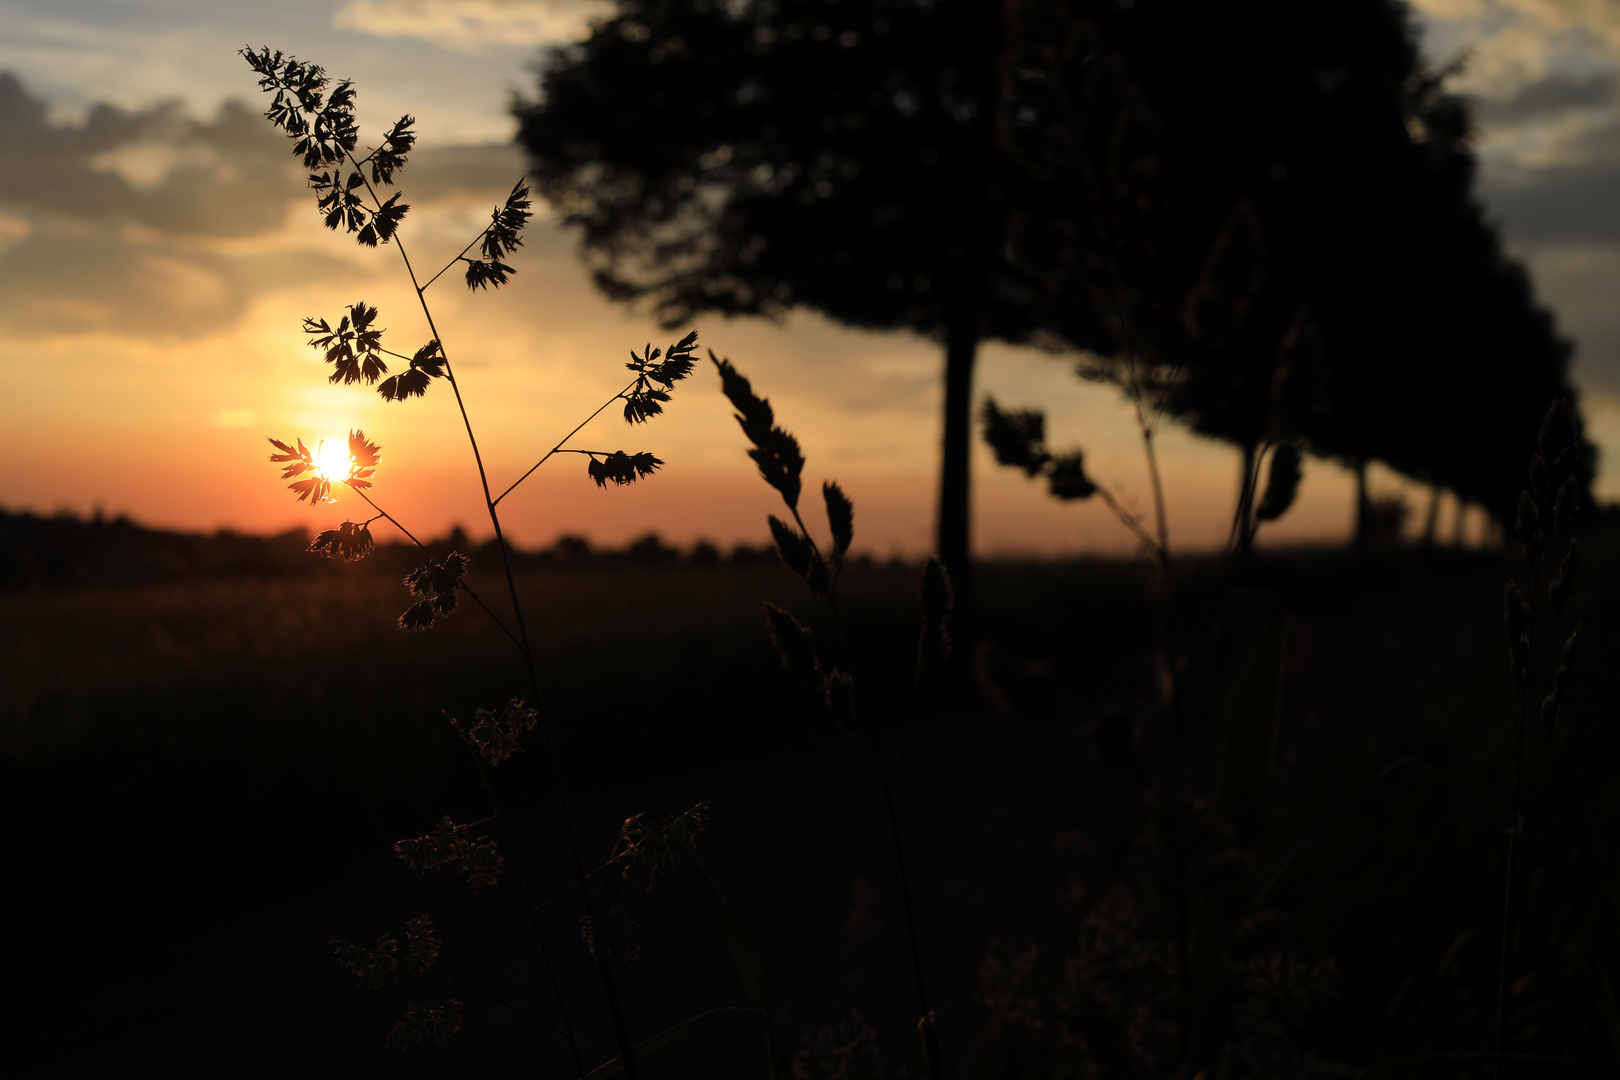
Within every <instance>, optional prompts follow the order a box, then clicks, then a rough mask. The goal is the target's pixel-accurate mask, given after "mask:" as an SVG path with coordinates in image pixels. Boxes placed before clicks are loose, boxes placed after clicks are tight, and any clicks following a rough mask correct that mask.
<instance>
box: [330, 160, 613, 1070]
mask: <svg viewBox="0 0 1620 1080" xmlns="http://www.w3.org/2000/svg"><path fill="white" fill-rule="evenodd" d="M349 160H350V161H351V162H353V161H354V155H352V154H350V155H349ZM356 170H357V171H359V166H358V164H356ZM360 178H361V181H362V182H363V183H364V184H365V186H366V190H367V192H369V193H370V195H371V198H372V201H373V203H374V204H376V205H377V206H378V207H381V205H382V200H381V199H379V198H378V197H377V192H376V190H375V189H374V188H373V187H372V186H371V181H370V180H367V179H366V178H365V174H364V172H361V173H360ZM393 243H394V247H395V249H396V250H398V252H399V257H400V260H401V261H402V262H403V263H404V264H405V272H406V273H407V274H408V275H409V276H410V279H411V286H412V288H414V289H415V290H416V300H417V303H418V304H419V305H420V306H421V308H422V315H423V317H424V318H425V319H426V320H427V324H428V329H429V330H430V331H431V332H432V334H433V337H434V339H435V340H437V341H438V342H439V355H440V356H441V357H443V359H444V373H445V378H446V379H447V380H448V381H449V383H450V389H451V390H452V391H453V392H454V393H455V398H456V408H457V409H458V410H460V412H461V421H462V425H463V426H464V427H465V428H466V430H467V442H468V443H469V444H470V445H471V447H472V452H473V461H474V463H475V464H476V465H477V466H478V482H479V484H480V486H481V487H482V489H483V492H484V505H485V508H486V509H487V511H488V513H489V520H490V524H491V525H492V526H494V529H495V545H496V548H497V550H498V551H499V552H500V556H501V569H502V570H503V571H504V572H505V575H506V588H507V593H508V594H509V595H510V597H511V601H512V613H513V617H514V618H515V619H516V621H517V637H518V639H519V642H520V645H519V647H520V649H521V651H522V653H523V661H524V666H525V667H526V668H527V669H528V675H529V687H530V691H531V693H532V698H531V700H532V701H533V702H534V706H535V710H536V712H537V713H538V715H539V728H540V734H541V742H542V743H543V744H544V745H545V747H546V756H547V758H548V759H549V761H550V763H551V772H552V778H553V781H554V783H555V786H556V789H557V803H558V807H559V809H560V811H561V815H562V819H563V831H564V834H565V835H566V836H567V838H568V849H569V854H570V855H571V856H572V858H573V864H574V874H575V877H576V878H577V879H578V881H579V886H580V889H579V891H580V897H581V899H582V901H583V903H584V906H585V915H586V917H587V918H594V917H595V915H596V910H595V905H594V904H593V903H592V902H591V897H590V890H588V889H586V888H585V867H584V862H583V860H582V859H581V858H580V854H579V841H578V838H577V837H576V835H575V832H574V825H573V815H572V814H571V813H569V810H568V796H567V791H566V788H565V785H564V783H563V776H562V767H561V764H560V762H559V761H558V759H557V752H556V747H555V744H554V742H553V740H552V738H551V732H550V725H549V723H548V722H547V718H546V713H545V708H544V701H543V699H542V697H541V694H540V679H539V675H538V673H537V672H536V670H535V664H534V651H533V649H532V648H531V647H530V644H529V631H528V627H527V626H526V625H525V623H524V618H523V603H522V601H521V600H520V599H519V598H518V591H517V581H516V579H515V578H514V577H513V574H512V559H511V556H510V554H509V552H508V550H507V544H506V537H505V535H504V534H503V532H502V530H501V516H500V513H499V512H498V511H497V510H496V508H495V501H494V499H492V498H491V497H490V492H489V473H488V471H487V470H486V469H485V468H484V457H483V454H482V453H481V452H480V451H479V448H478V437H477V435H475V434H474V433H473V426H472V420H471V418H469V417H468V415H467V405H466V402H465V401H464V400H463V399H462V396H461V386H460V385H459V384H458V383H457V382H456V375H455V369H454V367H453V366H452V364H451V362H450V354H449V351H448V350H447V349H445V347H444V338H443V337H441V336H440V335H439V328H438V325H437V324H436V323H435V322H434V319H433V311H432V309H431V308H429V307H428V302H427V297H426V296H425V295H424V290H425V288H426V287H425V286H424V285H422V284H421V283H420V282H419V280H418V279H417V276H416V270H415V268H413V267H412V265H411V259H410V256H409V255H408V254H407V253H406V251H405V246H404V244H402V243H401V242H400V239H399V236H398V235H397V234H396V235H395V236H394V238H393ZM492 789H493V786H492ZM535 927H536V931H537V932H538V929H539V923H538V922H536V923H535ZM595 959H596V971H597V977H598V979H599V980H600V982H601V983H602V993H603V996H604V997H605V998H606V1000H607V1007H608V1015H609V1018H610V1020H611V1021H612V1024H613V1034H614V1037H615V1040H616V1041H617V1042H618V1044H619V1053H620V1055H621V1057H623V1059H624V1072H625V1077H626V1080H639V1077H640V1070H639V1069H638V1068H637V1067H636V1054H635V1044H634V1043H632V1042H631V1041H630V1034H629V1030H628V1028H627V1027H626V1026H625V1021H624V1008H623V1005H622V1004H621V1002H620V1001H619V995H618V991H617V990H616V989H615V987H614V985H613V974H612V972H611V971H609V970H608V967H607V960H606V958H605V957H603V956H600V955H597V956H596V957H595ZM581 1075H583V1072H582V1073H581Z"/></svg>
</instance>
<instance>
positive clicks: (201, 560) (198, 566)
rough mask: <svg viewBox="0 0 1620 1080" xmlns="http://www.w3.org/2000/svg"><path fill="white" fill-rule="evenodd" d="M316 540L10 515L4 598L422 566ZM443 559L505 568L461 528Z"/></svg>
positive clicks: (639, 549) (756, 555)
mask: <svg viewBox="0 0 1620 1080" xmlns="http://www.w3.org/2000/svg"><path fill="white" fill-rule="evenodd" d="M310 539H311V536H310V533H309V532H308V530H305V529H292V530H289V531H287V532H282V533H277V534H275V535H272V536H259V535H254V534H251V533H241V532H235V531H233V530H229V529H220V530H218V531H215V532H212V533H192V532H180V531H175V530H168V529H151V528H147V527H146V526H143V525H141V524H139V523H137V522H135V521H132V520H130V519H129V518H128V517H125V516H123V515H119V516H117V517H106V516H104V515H102V514H101V513H99V512H98V513H96V514H93V515H91V516H90V517H80V516H79V515H77V514H72V513H67V512H63V513H58V514H50V515H44V514H32V513H19V512H9V511H5V510H0V592H29V591H34V590H39V589H62V588H75V587H108V586H111V587H119V586H131V585H159V584H167V583H170V582H179V581H199V580H201V581H229V580H251V579H279V578H312V577H316V576H320V575H332V574H338V575H344V576H360V577H374V576H383V577H399V576H401V575H403V574H404V573H405V572H406V571H407V570H409V569H411V568H413V567H414V566H416V565H417V564H418V563H420V562H421V557H420V553H419V552H417V550H416V549H415V547H414V546H412V545H408V544H404V543H388V544H382V545H379V546H378V548H377V549H376V551H375V552H374V553H373V554H372V556H371V557H370V558H368V559H366V560H365V561H364V562H362V563H345V562H342V561H339V560H330V559H323V558H319V557H317V556H315V555H313V554H311V552H310V549H309V545H310ZM427 546H428V548H429V549H430V550H431V551H432V552H433V553H434V554H435V555H437V556H439V557H443V556H444V555H446V554H448V553H449V552H451V551H460V552H462V553H463V554H467V555H470V556H471V557H472V560H473V565H474V568H475V569H477V568H478V567H483V568H484V569H491V570H492V569H494V568H496V567H498V566H499V565H500V557H499V554H498V553H497V552H496V551H495V550H494V545H493V542H492V541H475V540H473V539H472V538H471V537H469V536H468V535H467V534H466V533H465V532H464V531H462V530H461V529H460V528H459V527H458V528H455V529H452V530H451V531H450V532H449V533H447V534H446V535H445V536H443V537H440V538H439V539H437V540H431V541H429V542H428V545H427ZM513 558H514V566H515V567H517V568H520V569H525V570H536V569H542V568H546V567H554V566H672V565H677V564H686V565H694V566H720V565H730V566H754V565H759V564H769V563H773V562H774V561H775V555H774V554H773V551H772V548H771V545H770V544H769V543H768V542H761V543H759V544H746V543H742V544H735V545H733V546H731V547H730V548H728V549H726V550H724V551H723V550H721V548H720V547H719V546H718V545H716V544H714V543H712V542H710V541H707V540H698V541H696V542H694V543H693V544H692V545H690V546H688V547H681V546H679V545H675V544H670V543H668V542H666V541H665V540H664V539H663V538H662V537H660V536H659V535H658V534H657V533H647V534H646V535H644V536H641V537H638V538H637V539H635V540H632V541H631V542H629V543H628V544H626V545H625V546H623V547H613V546H611V545H602V544H593V543H592V542H591V541H590V540H589V539H587V538H585V537H583V536H573V535H565V536H562V537H559V538H558V539H557V540H556V541H554V542H553V543H551V544H549V545H547V546H545V547H541V548H531V549H517V550H516V551H515V552H514V553H513Z"/></svg>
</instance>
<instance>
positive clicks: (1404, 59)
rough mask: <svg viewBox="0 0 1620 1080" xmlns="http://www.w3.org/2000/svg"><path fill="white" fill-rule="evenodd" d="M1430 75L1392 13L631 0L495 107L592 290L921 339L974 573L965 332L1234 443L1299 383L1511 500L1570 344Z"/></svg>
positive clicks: (1406, 15)
mask: <svg viewBox="0 0 1620 1080" xmlns="http://www.w3.org/2000/svg"><path fill="white" fill-rule="evenodd" d="M1444 78H1445V72H1442V71H1437V70H1435V69H1433V68H1431V67H1430V66H1428V65H1427V64H1426V63H1425V61H1424V59H1423V57H1422V55H1421V52H1420V50H1419V47H1418V42H1417V34H1416V29H1415V26H1414V23H1413V17H1412V15H1411V12H1410V10H1409V9H1408V8H1407V6H1406V5H1405V4H1404V3H1401V2H1398V0H1322V2H1319V3H1310V4H1300V3H1295V2H1290V0H1256V2H1253V3H1245V4H1210V3H1204V2H1200V0H1134V2H1124V0H1005V2H1004V3H1002V4H999V5H997V4H989V3H984V2H982V0H619V2H618V3H616V4H615V6H614V8H613V10H612V12H611V13H610V14H609V15H607V16H605V17H603V18H601V19H599V20H597V21H596V22H595V23H594V24H593V26H592V29H591V32H590V34H589V35H588V37H586V38H585V39H584V40H583V41H581V42H578V43H575V44H571V45H566V46H562V47H559V48H556V49H553V50H551V51H550V52H549V53H548V54H547V55H546V57H545V58H544V62H543V64H542V66H541V71H540V84H539V88H538V89H539V92H538V95H537V96H536V97H535V98H534V99H533V100H531V101H527V102H520V103H519V104H518V106H517V109H516V111H517V115H518V117H519V120H520V123H521V129H520V135H519V139H520V141H521V142H522V143H523V145H524V146H525V147H526V148H527V150H528V151H529V154H530V156H531V158H532V160H533V168H534V175H535V177H536V180H537V183H538V187H539V189H540V190H541V191H542V192H543V193H544V195H545V196H546V197H547V198H548V199H549V200H550V201H551V203H552V204H553V205H554V206H555V207H556V208H557V209H558V211H559V212H560V213H561V214H562V216H563V219H564V220H565V221H566V222H568V223H569V224H571V225H574V226H576V227H578V228H579V230H580V236H581V246H582V253H583V255H584V257H585V260H586V263H587V265H588V266H589V268H590V269H591V272H592V274H593V275H594V278H595V281H596V283H597V284H598V286H599V287H600V288H601V289H602V290H603V291H604V292H605V293H606V294H607V295H608V296H610V297H613V298H615V299H619V300H624V301H640V302H642V303H645V304H647V305H649V306H650V307H651V308H652V310H653V311H654V312H655V313H657V314H658V315H659V316H660V317H661V318H663V319H664V320H665V321H667V322H668V323H669V324H671V325H675V324H684V323H686V322H689V321H690V320H692V319H693V318H695V317H696V315H697V314H698V313H700V312H704V311H715V312H720V313H723V314H728V315H733V314H753V315H763V316H767V317H778V316H781V315H783V314H784V313H786V312H787V311H789V310H791V309H793V308H796V307H805V308H810V309H812V310H816V311H819V312H822V313H823V314H825V315H827V316H829V317H830V318H832V319H834V320H836V321H839V322H842V323H845V324H848V325H852V326H861V327H870V328H889V329H909V330H912V331H914V332H917V333H920V334H924V335H926V336H929V337H932V338H934V339H935V340H938V341H940V342H941V344H942V345H943V347H944V354H945V371H944V375H945V377H944V383H945V394H944V398H945V405H944V417H943V431H944V439H943V452H942V467H941V496H940V510H939V531H938V541H937V544H938V550H939V552H940V554H941V556H942V558H944V559H945V560H946V562H947V563H948V564H950V565H951V566H952V569H953V572H954V573H955V574H956V575H957V577H958V579H959V581H961V582H962V584H963V585H966V578H967V571H968V568H969V562H968V460H969V456H968V450H969V446H970V443H971V428H970V424H971V415H972V410H973V400H972V398H973V391H972V385H973V381H972V380H973V367H974V357H975V354H976V350H977V345H978V343H979V342H980V341H982V340H985V339H999V340H1004V341H1010V342H1036V343H1043V344H1048V345H1052V346H1056V347H1061V348H1065V349H1078V350H1084V351H1085V354H1086V356H1087V360H1086V361H1085V364H1084V372H1085V374H1086V375H1088V376H1089V377H1094V378H1104V379H1111V380H1113V381H1116V382H1121V383H1124V382H1126V381H1128V380H1137V383H1136V384H1135V388H1136V389H1138V390H1140V389H1141V388H1142V385H1143V384H1144V383H1145V384H1146V385H1147V386H1148V388H1149V389H1150V390H1152V391H1153V392H1154V393H1155V395H1156V397H1155V401H1156V403H1157V404H1162V405H1163V407H1164V408H1165V409H1167V410H1168V411H1169V412H1170V413H1171V414H1172V415H1174V416H1176V417H1178V418H1180V419H1181V420H1183V421H1184V422H1186V423H1187V424H1188V425H1190V426H1191V427H1192V428H1193V429H1194V430H1197V431H1199V432H1201V433H1204V434H1207V435H1211V436H1214V437H1217V438H1219V439H1222V440H1224V441H1227V442H1229V443H1231V444H1233V445H1234V446H1237V447H1238V448H1240V449H1241V450H1243V451H1244V452H1245V454H1250V455H1252V454H1253V453H1254V451H1255V449H1256V447H1257V446H1259V445H1260V444H1261V442H1262V441H1263V440H1265V439H1267V438H1270V437H1274V436H1275V434H1276V431H1277V425H1278V419H1279V418H1278V415H1277V402H1278V394H1277V390H1278V384H1279V382H1283V381H1289V380H1291V382H1292V385H1291V388H1290V394H1291V402H1290V404H1291V410H1292V415H1291V416H1290V417H1289V418H1288V419H1289V422H1290V423H1291V424H1292V425H1293V427H1294V428H1295V429H1297V430H1295V431H1294V432H1293V434H1294V435H1295V436H1298V437H1303V439H1304V440H1306V442H1307V443H1308V446H1309V449H1310V450H1311V451H1312V452H1314V453H1316V454H1318V455H1321V456H1327V457H1332V458H1336V459H1339V460H1342V461H1344V462H1346V463H1348V464H1350V465H1351V466H1352V467H1354V468H1357V469H1358V470H1360V469H1364V466H1365V463H1366V462H1368V461H1371V460H1380V461H1383V462H1385V463H1387V464H1388V465H1389V466H1391V467H1392V468H1394V469H1396V470H1398V471H1400V472H1402V473H1405V474H1406V475H1408V476H1411V477H1414V478H1417V479H1420V480H1423V481H1427V482H1430V483H1433V484H1436V485H1439V486H1443V487H1445V488H1448V489H1450V490H1452V491H1454V492H1456V493H1457V494H1458V495H1459V496H1460V497H1461V498H1463V499H1466V500H1468V501H1471V502H1475V503H1478V504H1480V505H1482V506H1484V507H1486V508H1487V509H1488V510H1489V511H1490V512H1491V513H1492V514H1493V515H1496V516H1497V517H1498V518H1499V519H1500V518H1502V517H1504V516H1507V515H1508V514H1510V512H1511V507H1512V503H1513V500H1514V498H1515V497H1516V495H1517V493H1518V491H1519V490H1520V489H1521V488H1522V486H1523V477H1522V475H1521V474H1522V472H1523V462H1524V461H1526V460H1528V458H1529V455H1530V451H1531V448H1532V444H1533V441H1534V437H1535V431H1536V425H1537V423H1538V421H1539V419H1540V417H1541V416H1542V415H1543V413H1544V412H1545V410H1546V407H1547V403H1548V401H1549V400H1550V399H1551V398H1552V397H1554V396H1558V395H1565V394H1569V393H1570V392H1571V391H1570V385H1569V382H1568V364H1569V358H1570V352H1571V349H1570V345H1569V343H1568V342H1567V341H1565V340H1564V339H1562V338H1561V337H1560V336H1559V335H1558V333H1557V331H1556V328H1555V327H1554V324H1553V321H1552V318H1551V316H1550V315H1549V314H1548V313H1547V312H1546V311H1545V310H1543V309H1542V308H1540V307H1539V306H1537V304H1536V303H1535V300H1534V296H1533V293H1532V290H1531V286H1530V282H1529V279H1528V277H1527V275H1526V274H1525V272H1524V269H1523V268H1522V266H1520V265H1519V264H1518V263H1517V262H1515V261H1514V260H1512V259H1510V258H1508V257H1507V256H1506V255H1505V254H1504V252H1503V249H1502V244H1501V241H1500V238H1499V237H1498V235H1497V233H1496V231H1495V229H1494V228H1493V227H1492V225H1491V224H1490V223H1489V222H1488V221H1487V220H1486V218H1485V216H1484V214H1483V211H1482V209H1481V207H1480V205H1479V204H1478V202H1477V201H1476V200H1475V198H1474V196H1473V181H1474V174H1475V160H1474V157H1473V154H1472V151H1471V149H1470V144H1469V139H1470V136H1471V123H1470V118H1469V115H1468V111H1467V108H1466V106H1465V104H1464V103H1463V102H1462V101H1461V100H1460V99H1459V98H1457V97H1456V96H1454V95H1452V94H1449V93H1447V92H1446V90H1445V88H1444ZM1302 326H1304V327H1308V328H1309V333H1310V334H1311V335H1312V338H1313V348H1312V349H1310V350H1307V353H1306V354H1301V353H1299V351H1298V350H1297V349H1296V350H1294V355H1295V356H1296V357H1298V356H1300V355H1307V354H1308V355H1311V356H1314V357H1316V361H1314V362H1312V363H1310V364H1306V365H1302V364H1300V363H1299V362H1297V361H1296V362H1292V363H1290V364H1288V365H1283V364H1281V363H1280V362H1279V357H1281V356H1282V355H1284V353H1285V352H1286V350H1285V349H1284V343H1285V340H1286V339H1288V338H1289V336H1290V333H1291V332H1294V331H1296V330H1297V329H1298V328H1299V327H1302ZM1297 336H1298V335H1297V333H1296V334H1295V337H1296V343H1297ZM1285 366H1286V367H1288V370H1286V371H1285V370H1282V369H1283V368H1284V367H1285ZM1306 368H1308V369H1309V370H1306ZM1593 468H1594V459H1593V455H1592V453H1591V452H1590V448H1589V447H1588V451H1587V454H1586V460H1585V462H1584V464H1583V469H1582V476H1583V478H1584V479H1585V480H1586V481H1587V482H1588V483H1589V481H1590V478H1591V476H1592V473H1593ZM1245 475H1247V471H1246V473H1245Z"/></svg>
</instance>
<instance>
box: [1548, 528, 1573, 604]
mask: <svg viewBox="0 0 1620 1080" xmlns="http://www.w3.org/2000/svg"><path fill="white" fill-rule="evenodd" d="M1580 574H1581V542H1580V541H1579V540H1577V539H1573V538H1572V539H1571V540H1570V542H1569V548H1568V549H1567V550H1566V551H1565V552H1564V558H1563V561H1562V562H1560V563H1559V564H1558V576H1557V577H1555V578H1553V579H1552V581H1551V582H1549V583H1548V585H1547V598H1548V599H1549V600H1551V601H1552V609H1553V615H1555V616H1557V615H1562V614H1563V613H1564V605H1565V604H1567V603H1569V598H1570V594H1572V593H1573V592H1574V591H1575V585H1576V583H1577V582H1578V580H1579V579H1580Z"/></svg>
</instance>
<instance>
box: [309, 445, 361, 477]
mask: <svg viewBox="0 0 1620 1080" xmlns="http://www.w3.org/2000/svg"><path fill="white" fill-rule="evenodd" d="M353 469H354V456H353V455H352V454H350V453H349V450H348V447H347V446H346V445H345V444H344V441H343V440H342V439H322V440H321V443H320V446H318V447H316V449H315V471H316V472H317V473H319V474H320V476H321V478H322V479H323V480H328V481H330V482H332V483H334V484H341V483H343V482H344V481H345V480H347V479H348V478H349V473H350V472H351V471H352V470H353Z"/></svg>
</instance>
